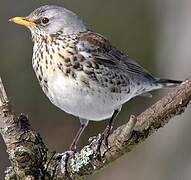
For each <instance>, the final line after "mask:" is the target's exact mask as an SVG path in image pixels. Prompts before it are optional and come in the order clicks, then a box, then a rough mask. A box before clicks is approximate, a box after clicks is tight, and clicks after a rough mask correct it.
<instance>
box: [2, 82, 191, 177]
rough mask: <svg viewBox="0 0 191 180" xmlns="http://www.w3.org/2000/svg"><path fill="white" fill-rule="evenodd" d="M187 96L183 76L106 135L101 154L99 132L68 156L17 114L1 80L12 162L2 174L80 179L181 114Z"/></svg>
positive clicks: (190, 90) (188, 85)
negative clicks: (53, 148) (51, 146)
mask: <svg viewBox="0 0 191 180" xmlns="http://www.w3.org/2000/svg"><path fill="white" fill-rule="evenodd" d="M190 100H191V80H186V81H184V82H183V83H182V84H181V85H180V86H178V87H177V88H175V89H173V90H172V91H171V92H170V93H169V94H168V95H167V96H165V97H163V98H162V99H161V100H159V101H158V102H157V103H155V104H154V105H153V106H151V107H150V108H148V109H147V110H146V111H144V112H143V113H142V114H140V115H139V116H137V117H135V116H131V117H130V119H129V121H128V122H127V123H126V124H124V125H122V126H120V127H118V128H117V129H116V130H115V131H114V132H113V133H112V134H111V135H110V136H109V149H107V148H106V147H105V146H104V145H102V146H101V152H100V156H98V155H97V154H96V148H97V144H98V140H99V136H100V135H99V134H98V136H96V137H93V138H90V142H89V144H87V145H86V146H84V147H83V148H82V150H81V151H80V152H77V153H75V154H73V155H71V156H70V157H69V158H67V156H66V155H67V153H65V154H64V155H63V156H61V155H59V154H57V153H54V152H53V153H51V152H49V150H48V148H47V147H46V145H45V144H44V143H43V140H42V138H41V137H40V135H39V134H38V133H37V132H35V131H34V130H33V129H32V128H31V127H30V124H29V120H28V118H27V117H26V116H25V115H21V116H20V117H19V118H17V117H16V115H15V114H14V112H13V111H12V109H11V106H10V103H9V101H8V98H7V95H6V93H5V90H4V87H3V84H2V82H1V80H0V133H1V135H2V137H3V139H4V141H5V144H6V146H7V152H8V156H9V159H10V162H11V167H9V168H8V169H7V171H6V172H5V173H6V177H5V178H6V179H7V180H10V179H27V180H32V179H82V178H84V177H86V176H89V175H91V174H93V173H94V172H96V171H98V170H100V169H101V168H103V167H105V166H107V165H108V164H110V163H111V162H112V161H115V160H116V159H117V158H119V157H121V156H122V155H124V154H127V153H128V152H130V151H131V150H132V149H133V148H135V147H136V145H138V144H139V143H141V142H143V141H145V140H146V139H147V137H148V136H150V135H151V134H153V133H154V132H156V130H158V129H159V128H161V127H163V126H164V125H165V124H166V123H168V122H169V120H170V119H172V118H173V117H174V116H176V115H179V114H182V113H183V112H184V110H185V109H186V107H187V105H188V104H189V102H190ZM66 159H68V163H67V164H65V162H66ZM66 165H67V167H66Z"/></svg>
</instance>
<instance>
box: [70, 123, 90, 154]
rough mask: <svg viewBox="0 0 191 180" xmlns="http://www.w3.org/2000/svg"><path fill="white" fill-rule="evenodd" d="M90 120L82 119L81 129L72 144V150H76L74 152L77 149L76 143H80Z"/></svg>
mask: <svg viewBox="0 0 191 180" xmlns="http://www.w3.org/2000/svg"><path fill="white" fill-rule="evenodd" d="M88 122H89V121H88V120H85V119H80V124H81V126H80V129H79V130H78V132H77V134H76V136H75V138H74V140H73V141H72V144H71V145H70V151H74V152H75V151H76V145H77V143H78V141H79V139H80V137H81V135H82V133H83V131H84V130H85V128H86V127H87V125H88Z"/></svg>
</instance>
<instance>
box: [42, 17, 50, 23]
mask: <svg viewBox="0 0 191 180" xmlns="http://www.w3.org/2000/svg"><path fill="white" fill-rule="evenodd" d="M41 22H42V24H47V23H48V22H49V19H48V18H46V17H45V18H42V20H41Z"/></svg>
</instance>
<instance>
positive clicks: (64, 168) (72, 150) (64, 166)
mask: <svg viewBox="0 0 191 180" xmlns="http://www.w3.org/2000/svg"><path fill="white" fill-rule="evenodd" d="M88 122H89V121H88V120H86V119H80V124H81V126H80V129H79V130H78V132H77V134H76V136H75V138H74V140H73V141H72V144H71V145H70V148H69V151H66V152H64V153H62V154H60V155H59V156H58V158H59V157H61V171H62V173H63V174H68V170H67V165H68V160H69V158H70V157H71V156H73V155H74V153H76V145H77V143H78V141H79V139H80V137H81V135H82V133H83V131H84V129H85V128H86V127H87V125H88Z"/></svg>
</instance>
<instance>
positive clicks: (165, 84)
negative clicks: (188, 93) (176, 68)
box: [156, 79, 182, 87]
mask: <svg viewBox="0 0 191 180" xmlns="http://www.w3.org/2000/svg"><path fill="white" fill-rule="evenodd" d="M156 83H157V84H158V85H159V86H161V87H176V86H177V85H179V84H181V83H182V81H178V80H171V79H156Z"/></svg>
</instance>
